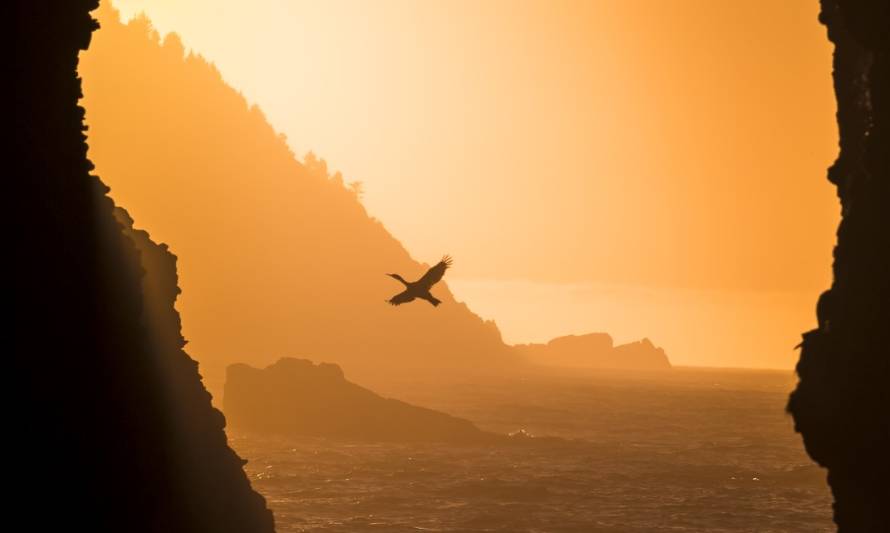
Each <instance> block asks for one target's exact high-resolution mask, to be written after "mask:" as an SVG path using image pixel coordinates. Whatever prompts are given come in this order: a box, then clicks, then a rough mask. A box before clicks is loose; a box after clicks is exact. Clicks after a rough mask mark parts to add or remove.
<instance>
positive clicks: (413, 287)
mask: <svg viewBox="0 0 890 533" xmlns="http://www.w3.org/2000/svg"><path fill="white" fill-rule="evenodd" d="M450 266H451V258H450V257H448V256H447V255H446V256H445V257H443V258H442V260H441V261H439V262H438V264H436V266H434V267H432V268H430V269H429V270H427V271H426V274H424V275H423V277H422V278H420V279H419V280H417V281H415V282H413V283H412V282H409V281H405V278H403V277H402V276H400V275H398V274H387V276H389V277H391V278H395V279H397V280H399V281H401V282H402V283H404V284H405V290H403V291H402V292H400V293H398V294H396V295H395V296H393V297H392V298H390V299H389V300H387V302H389V303H390V304H392V305H401V304H406V303H408V302H411V301H413V300H414V299H415V298H420V299H422V300H426V301H428V302H429V303H431V304H433V306H437V305H439V304H440V303H442V300H439V299H438V298H436V297H435V296H433V295H432V294H430V289H431V288H432V286H433V285H435V284H436V283H439V280H441V279H442V276H444V275H445V271H446V270H448V267H450Z"/></svg>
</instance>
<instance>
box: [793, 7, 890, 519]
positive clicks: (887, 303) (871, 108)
mask: <svg viewBox="0 0 890 533" xmlns="http://www.w3.org/2000/svg"><path fill="white" fill-rule="evenodd" d="M820 21H821V22H822V23H823V24H825V25H826V26H827V28H828V38H829V39H830V40H831V41H832V42H833V43H834V45H835V52H834V88H835V94H836V96H837V106H838V111H837V120H838V131H839V134H840V154H839V156H838V158H837V160H836V161H835V163H834V164H833V165H832V166H831V168H830V169H829V171H828V179H829V180H830V181H831V182H832V183H833V184H835V185H836V186H837V191H838V196H839V198H840V201H841V211H842V215H843V218H842V220H841V224H840V227H839V228H838V232H837V235H838V240H837V246H836V247H835V250H834V258H835V260H834V282H833V283H832V286H831V288H830V289H829V290H828V291H826V292H825V293H823V294H822V296H821V297H820V298H819V302H818V305H817V307H816V315H817V319H818V324H819V327H818V329H815V330H813V331H810V332H807V333H805V334H804V336H803V343H802V351H801V355H800V361H799V363H798V365H797V373H798V375H799V376H800V382H799V384H798V386H797V389H796V390H795V391H794V392H793V393H792V395H791V398H790V401H789V404H788V410H789V411H790V412H791V414H792V415H793V416H794V422H795V429H797V431H799V432H800V433H801V434H802V435H803V440H804V444H805V446H806V449H807V452H809V454H810V456H811V457H813V459H815V460H816V461H817V462H818V463H819V464H821V465H822V466H825V467H826V468H828V483H829V484H830V485H831V490H832V493H833V494H834V498H835V504H834V519H835V522H836V523H837V525H838V530H839V531H841V532H843V533H846V532H851V533H852V532H856V533H877V532H886V531H890V507H888V503H890V48H888V43H890V3H888V2H886V0H875V1H853V0H822V11H821V14H820Z"/></svg>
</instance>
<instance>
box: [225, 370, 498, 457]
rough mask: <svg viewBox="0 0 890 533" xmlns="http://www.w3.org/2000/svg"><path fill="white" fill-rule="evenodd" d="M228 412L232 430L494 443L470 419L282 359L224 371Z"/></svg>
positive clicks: (388, 439)
mask: <svg viewBox="0 0 890 533" xmlns="http://www.w3.org/2000/svg"><path fill="white" fill-rule="evenodd" d="M224 399H225V411H226V416H227V417H228V419H229V421H230V422H231V425H232V427H233V428H236V429H243V430H246V431H254V432H260V433H266V434H297V435H313V436H321V437H335V438H345V439H356V440H371V441H442V442H455V443H485V442H493V441H494V440H497V439H498V437H497V436H495V435H492V434H489V433H485V432H483V431H481V430H480V429H478V428H477V427H476V426H474V425H473V423H472V422H470V421H468V420H464V419H461V418H456V417H453V416H451V415H447V414H445V413H441V412H439V411H434V410H432V409H425V408H423V407H417V406H414V405H410V404H407V403H405V402H402V401H399V400H394V399H390V398H383V397H381V396H379V395H377V394H375V393H374V392H371V391H370V390H368V389H365V388H363V387H360V386H358V385H356V384H354V383H350V382H349V381H347V380H346V378H345V376H344V375H343V371H342V370H341V369H340V367H339V366H337V365H333V364H326V363H321V364H318V365H316V364H314V363H313V362H312V361H309V360H306V359H294V358H287V357H286V358H282V359H280V360H279V361H278V362H276V363H275V364H273V365H270V366H268V367H266V368H264V369H262V370H261V369H257V368H253V367H250V366H247V365H245V364H234V365H230V366H229V367H228V369H227V371H226V388H225V396H224Z"/></svg>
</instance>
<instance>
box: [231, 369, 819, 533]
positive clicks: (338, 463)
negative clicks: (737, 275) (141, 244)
mask: <svg viewBox="0 0 890 533" xmlns="http://www.w3.org/2000/svg"><path fill="white" fill-rule="evenodd" d="M348 377H349V376H348V372H347V378H348ZM794 383H795V378H794V376H793V374H792V373H791V372H787V371H764V370H724V369H695V368H676V369H674V370H672V371H670V372H666V373H651V374H647V373H641V374H629V373H615V372H592V371H573V372H555V371H554V372H547V373H545V374H542V375H531V374H530V375H526V376H524V377H522V376H513V377H503V378H498V379H486V380H484V381H480V380H475V381H474V380H469V379H468V380H466V381H460V380H449V381H447V382H441V383H430V382H424V383H417V382H415V383H410V382H393V383H387V384H378V386H377V387H371V388H372V389H374V390H375V391H376V392H379V393H381V394H384V395H386V396H391V397H395V398H398V399H401V400H405V401H408V402H409V403H414V404H416V405H422V406H425V407H430V408H433V409H438V410H442V411H445V412H448V413H450V414H453V415H455V416H460V417H463V418H468V419H470V420H472V421H473V422H474V423H476V425H478V426H479V427H480V428H482V429H485V430H488V431H492V432H496V433H503V434H507V433H512V432H517V431H522V432H525V433H527V434H530V435H533V436H541V437H543V436H550V437H560V438H561V439H564V440H561V441H555V440H552V439H542V440H541V441H535V439H531V441H532V442H528V439H523V440H524V441H526V442H524V443H523V444H521V445H519V444H517V445H507V446H454V445H449V444H435V443H424V444H405V443H367V442H346V441H334V440H328V439H321V438H308V437H283V436H263V437H259V436H256V435H247V434H237V433H231V432H230V442H231V443H232V446H233V447H234V448H235V449H236V450H237V451H238V452H239V454H241V456H242V457H244V458H245V459H248V460H249V463H248V464H247V466H246V469H247V472H248V475H249V476H250V479H251V482H252V483H253V486H254V487H255V488H256V489H257V490H258V491H259V492H260V493H262V494H263V495H264V496H265V497H266V499H267V501H268V504H269V506H270V507H271V508H272V510H273V511H274V512H275V517H276V523H277V530H278V531H279V532H280V533H286V532H316V531H317V532H322V531H323V532H366V531H375V532H388V531H393V532H400V531H406V532H407V531H435V532H450V533H457V532H489V531H493V532H517V533H518V532H530V533H531V532H566V533H568V532H578V533H580V532H667V531H671V532H678V531H682V532H693V531H696V532H698V531H708V532H764V533H765V532H790V531H795V532H796V531H800V532H820V531H834V527H833V524H832V522H831V495H830V492H829V490H828V487H827V485H826V482H825V471H824V470H823V469H821V468H819V467H818V466H817V465H815V464H814V463H813V462H812V461H811V460H810V459H809V458H808V457H807V455H806V453H805V452H804V450H803V445H802V442H801V440H800V437H799V435H797V434H795V433H794V431H793V427H792V420H791V418H790V416H789V415H787V414H786V413H785V411H784V406H785V402H786V400H787V396H788V393H789V392H790V390H791V389H792V388H793V386H794Z"/></svg>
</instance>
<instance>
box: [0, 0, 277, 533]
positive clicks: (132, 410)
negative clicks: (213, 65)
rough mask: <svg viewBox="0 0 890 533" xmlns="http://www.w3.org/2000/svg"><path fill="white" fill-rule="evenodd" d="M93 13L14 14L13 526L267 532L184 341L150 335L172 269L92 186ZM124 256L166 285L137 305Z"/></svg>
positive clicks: (139, 282) (171, 288) (131, 269)
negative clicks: (87, 85)
mask: <svg viewBox="0 0 890 533" xmlns="http://www.w3.org/2000/svg"><path fill="white" fill-rule="evenodd" d="M96 5H97V2H96V1H95V0H67V1H60V2H50V3H49V4H47V3H45V2H30V1H20V2H17V3H16V20H15V24H16V37H15V41H16V42H15V54H14V58H15V59H14V61H15V66H14V69H13V72H14V73H15V91H14V107H15V113H16V119H15V128H14V129H13V130H12V131H14V135H13V141H12V142H13V146H12V151H11V155H10V158H12V159H14V160H15V161H16V163H17V165H18V169H17V171H16V172H14V173H11V174H9V176H8V177H9V179H8V181H9V182H12V184H13V188H12V189H11V190H7V195H8V196H7V197H8V198H11V199H13V201H14V203H15V205H14V208H13V216H14V218H13V220H14V221H15V222H16V223H17V228H16V239H17V246H18V249H17V253H16V255H15V257H16V261H15V263H16V266H15V271H14V274H13V275H14V283H13V285H14V287H15V293H16V298H15V303H14V311H13V312H14V316H15V327H14V336H15V354H14V360H15V370H16V372H15V373H14V374H12V375H11V376H10V378H11V380H15V382H16V385H17V386H18V387H20V388H21V389H22V395H21V396H19V397H16V398H15V400H16V403H17V404H19V406H16V407H14V408H11V409H9V410H8V412H11V414H12V415H13V425H11V426H10V427H12V428H15V431H14V433H12V435H13V438H12V439H11V440H12V441H13V447H14V451H13V453H12V457H13V458H14V459H13V463H14V467H13V468H14V472H13V475H12V476H11V477H12V479H14V480H15V487H14V491H17V492H18V493H19V494H22V495H24V498H21V499H22V500H23V503H22V504H21V505H19V504H13V505H12V507H13V508H14V509H13V512H15V513H20V514H21V518H20V521H16V525H15V526H14V527H16V528H19V529H26V530H59V531H62V530H68V529H72V528H80V527H86V528H87V529H89V530H90V531H133V532H183V533H185V532H195V531H208V532H228V531H231V532H236V531H237V532H243V531H255V532H268V531H272V530H273V520H272V515H271V512H270V511H269V510H268V509H267V508H266V506H265V502H264V500H263V498H262V497H261V496H259V495H258V494H257V493H256V492H254V491H253V490H252V489H251V487H250V483H249V481H248V479H247V477H246V475H245V474H244V471H243V469H242V466H243V463H244V462H243V461H242V460H241V459H240V458H239V457H238V456H237V455H236V454H235V453H234V452H233V451H232V450H231V449H230V448H229V447H228V445H227V442H226V435H225V433H224V430H223V427H224V424H225V421H224V419H223V416H222V414H221V413H219V411H217V410H215V409H213V408H212V406H211V404H210V396H209V394H208V393H207V392H206V390H204V388H203V386H202V384H201V378H200V376H199V375H198V372H197V365H196V363H195V362H194V361H192V360H191V359H190V358H189V357H188V356H187V355H186V354H185V352H183V351H182V349H181V348H182V340H181V337H180V338H176V336H175V335H172V334H171V335H170V336H167V337H165V336H158V335H155V331H156V329H157V328H155V327H153V326H152V323H153V320H154V319H155V318H156V319H157V320H158V322H157V326H158V327H159V328H167V329H168V331H171V332H172V330H173V329H176V328H177V324H178V318H177V317H175V316H174V315H175V314H176V313H175V311H174V310H173V300H174V299H175V294H176V292H177V289H176V288H175V287H176V276H175V265H174V263H173V257H172V255H169V254H168V253H167V252H166V250H165V249H164V248H163V247H159V246H157V245H155V244H154V243H151V241H150V240H149V239H148V235H147V234H145V233H142V232H136V231H134V230H132V229H131V228H128V229H127V230H126V231H124V227H123V226H122V225H121V224H120V223H119V222H118V221H117V220H115V217H114V214H113V210H114V204H113V203H112V201H111V199H110V198H109V197H108V196H106V193H107V192H108V188H107V187H106V186H105V185H103V184H102V182H101V181H100V180H99V179H98V178H97V177H96V176H94V175H91V174H90V171H91V170H92V168H93V166H92V164H91V163H90V161H89V160H88V159H87V157H86V152H87V146H86V144H85V142H84V141H85V137H84V133H83V132H84V125H83V116H84V111H83V109H82V108H81V107H79V106H78V98H79V97H80V95H81V92H80V79H79V78H78V77H77V73H76V69H77V65H78V53H79V50H81V49H85V48H87V46H88V45H89V44H90V39H91V33H92V32H93V30H94V29H96V27H97V24H96V22H95V21H94V20H93V19H92V18H91V16H90V14H89V12H90V10H92V9H94V8H95V7H96ZM127 224H128V225H129V220H127ZM134 241H137V243H138V246H139V248H141V250H142V259H144V260H146V261H145V262H144V266H146V267H148V268H150V269H154V268H156V267H159V268H160V269H161V270H162V271H163V274H159V276H158V278H157V279H158V281H159V284H160V285H159V287H158V290H157V292H156V293H154V296H153V297H152V298H149V299H146V300H144V299H143V297H142V295H143V283H149V280H147V279H146V278H144V276H143V263H141V262H140V251H139V250H137V246H136V245H134ZM148 256H153V257H150V258H149V257H148ZM161 270H159V272H161ZM162 322H163V323H164V324H165V325H163V326H162V325H161V323H162Z"/></svg>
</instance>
